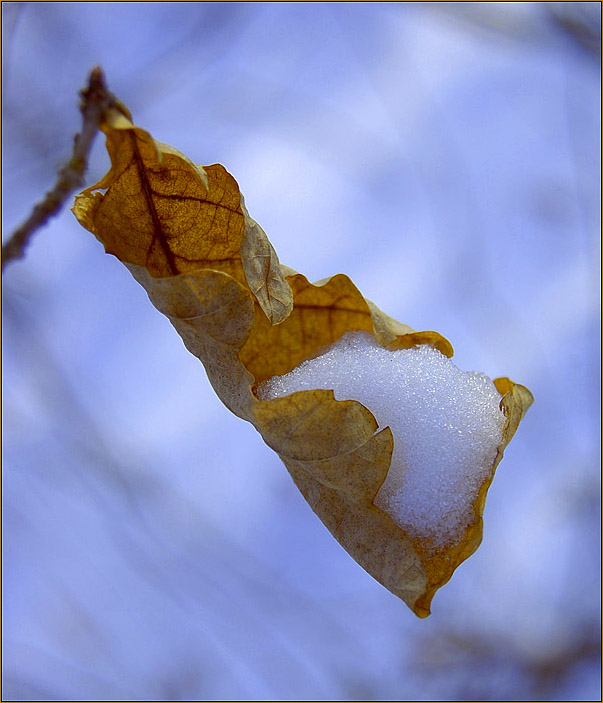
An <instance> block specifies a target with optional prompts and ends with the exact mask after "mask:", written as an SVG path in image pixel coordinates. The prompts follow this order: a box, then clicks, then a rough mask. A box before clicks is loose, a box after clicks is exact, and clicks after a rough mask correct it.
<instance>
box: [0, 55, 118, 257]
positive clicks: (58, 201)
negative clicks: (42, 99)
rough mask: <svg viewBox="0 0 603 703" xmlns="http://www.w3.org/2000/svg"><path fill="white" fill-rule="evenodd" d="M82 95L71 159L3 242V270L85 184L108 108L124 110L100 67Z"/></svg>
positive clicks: (93, 71) (91, 75)
mask: <svg viewBox="0 0 603 703" xmlns="http://www.w3.org/2000/svg"><path fill="white" fill-rule="evenodd" d="M80 96H81V98H82V100H81V103H80V111H81V113H82V131H81V132H80V134H76V135H75V139H74V142H73V153H72V155H71V158H70V159H69V161H68V162H67V163H66V164H65V165H64V166H62V168H61V169H60V170H59V172H58V174H57V180H56V182H55V184H54V186H53V187H52V189H51V190H49V191H48V193H46V195H45V196H44V199H43V200H41V201H40V202H39V203H37V204H36V205H35V206H34V208H33V210H32V212H31V214H30V216H29V217H28V218H27V219H26V220H25V222H23V224H21V225H20V226H19V227H18V228H17V229H16V230H15V231H14V232H13V233H12V235H11V237H10V238H9V239H8V241H7V242H6V243H5V244H3V245H2V270H4V267H5V265H6V264H8V263H10V262H11V261H14V260H15V259H20V258H22V257H23V255H24V254H25V248H26V246H27V245H28V244H29V240H30V239H31V237H32V235H33V234H34V232H35V231H36V230H37V229H39V228H40V227H42V226H43V225H45V224H46V223H47V222H48V220H49V219H50V218H51V217H52V216H53V215H55V214H56V213H57V212H58V211H59V210H60V209H61V207H62V206H63V204H64V203H65V201H66V200H67V198H68V197H69V195H70V194H71V193H73V191H74V190H76V189H78V188H81V187H82V185H83V184H84V173H85V171H86V169H87V167H88V157H89V155H90V150H91V148H92V143H93V142H94V137H95V136H96V133H97V132H98V129H99V126H100V124H101V121H102V119H103V116H104V115H105V113H106V112H107V110H109V109H110V108H115V109H118V110H120V111H121V112H125V109H124V108H123V106H122V104H121V103H120V102H119V100H118V99H117V98H116V97H115V96H114V95H113V94H112V93H110V92H109V91H108V90H107V86H106V83H105V76H104V74H103V71H102V69H101V68H100V66H96V67H95V68H93V69H92V71H91V73H90V78H89V80H88V86H87V87H86V88H85V89H84V90H82V91H81V92H80Z"/></svg>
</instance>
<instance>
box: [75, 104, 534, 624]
mask: <svg viewBox="0 0 603 703" xmlns="http://www.w3.org/2000/svg"><path fill="white" fill-rule="evenodd" d="M102 128H103V131H104V132H105V134H106V136H107V149H108V151H109V154H110V156H111V164H112V166H111V170H110V171H109V173H108V174H107V175H106V176H105V177H104V178H103V179H102V180H101V181H100V182H99V183H97V184H96V185H94V186H92V187H91V188H88V189H87V190H85V191H84V192H83V193H82V194H81V195H79V196H77V198H76V202H75V206H74V208H73V211H74V213H75V215H76V217H77V218H78V220H79V221H80V223H81V224H82V225H83V226H84V227H85V228H87V229H89V230H90V231H91V232H93V233H94V234H95V235H96V237H97V238H98V239H99V240H100V241H101V242H102V243H103V244H104V246H105V249H106V251H107V252H108V253H111V254H114V255H115V256H116V257H117V258H118V259H120V261H122V262H123V263H124V264H125V265H126V266H127V268H128V269H129V270H130V272H131V273H132V275H133V276H134V278H136V280H137V281H138V282H139V283H140V284H141V285H142V286H144V288H145V289H146V291H147V293H148V295H149V298H150V299H151V302H152V303H153V305H154V306H155V307H156V308H157V309H158V310H159V311H161V312H162V313H163V314H164V315H166V316H167V317H168V318H169V319H170V321H171V323H172V324H173V326H174V327H175V328H176V330H177V331H178V333H179V334H180V336H181V337H182V339H183V341H184V343H185V345H186V347H187V349H188V350H189V351H190V352H191V353H192V354H194V355H195V356H197V357H198V358H199V359H200V360H201V361H202V362H203V364H204V365H205V368H206V370H207V374H208V377H209V379H210V382H211V383H212V385H213V387H214V389H215V390H216V393H217V394H218V396H219V397H220V398H221V400H222V401H223V402H224V404H225V405H226V406H227V407H228V408H229V409H230V410H231V411H232V412H233V413H235V414H236V415H238V416H240V417H242V418H244V419H246V420H248V421H249V422H251V423H253V425H254V426H255V427H256V428H257V430H258V431H259V432H260V433H261V435H262V437H263V438H264V440H265V442H266V443H267V444H268V445H269V446H270V447H272V448H273V449H274V450H275V451H276V452H277V453H278V454H279V456H280V457H281V459H282V460H283V462H284V464H285V465H286V467H287V468H288V470H289V472H290V474H291V476H292V477H293V480H294V481H295V483H296V485H297V486H298V488H299V489H300V491H301V492H302V494H303V495H304V497H305V498H306V500H307V501H308V503H309V504H310V506H311V507H312V509H313V510H314V511H315V512H316V514H317V515H318V516H319V517H320V519H321V520H322V521H323V522H324V524H325V525H326V526H327V527H328V529H329V530H330V531H331V533H332V534H333V535H334V536H335V538H336V539H337V540H338V541H339V542H340V543H341V544H342V545H343V547H344V548H345V549H346V550H347V551H348V552H349V553H350V554H351V555H352V557H354V559H356V561H358V563H359V564H360V565H361V566H363V568H365V569H366V570H367V571H368V572H369V573H370V574H371V575H372V576H373V577H374V578H376V579H377V580H378V581H380V582H381V583H382V584H383V585H384V586H385V587H386V588H388V589H389V590H390V591H391V592H392V593H394V594H396V595H397V596H399V597H400V598H402V599H403V600H404V601H405V602H406V603H407V604H408V605H409V606H410V607H411V608H412V609H413V610H414V612H415V613H416V614H417V615H419V616H421V617H424V616H426V615H428V614H429V608H430V603H431V599H432V597H433V594H434V593H435V591H436V590H437V589H438V588H440V586H442V585H443V584H444V583H446V581H448V580H449V579H450V577H451V575H452V573H453V572H454V570H455V569H456V567H457V566H458V565H459V564H460V563H461V562H462V561H463V560H464V559H466V558H467V557H468V556H469V555H470V554H472V553H473V552H474V551H475V549H476V548H477V546H478V545H479V542H480V540H481V535H482V518H481V515H482V512H483V508H484V501H485V496H486V492H487V490H488V487H489V485H490V482H491V480H492V477H493V475H494V469H495V468H496V465H497V464H498V462H499V461H500V459H501V458H502V454H503V451H504V448H505V447H506V445H507V444H508V442H509V441H510V439H511V437H512V435H513V433H514V432H515V430H516V429H517V426H518V424H519V421H520V420H521V418H522V417H523V415H524V414H525V412H526V410H527V408H528V407H529V405H530V404H531V402H532V396H531V393H530V392H529V391H528V390H527V389H526V388H524V387H523V386H519V385H517V384H514V383H513V382H512V381H510V380H509V379H506V378H503V379H497V380H496V381H495V384H496V387H497V389H498V391H499V392H500V394H501V408H503V410H504V412H505V415H506V418H507V420H506V424H505V428H504V432H503V441H502V443H501V446H500V447H499V450H498V454H497V457H496V461H495V462H494V465H493V466H492V472H491V474H490V477H489V478H488V480H487V481H485V482H484V484H483V485H482V487H481V490H480V492H479V495H478V496H477V497H476V499H475V502H474V508H475V519H474V520H473V522H472V524H471V525H470V526H469V527H468V528H467V529H466V531H465V533H464V535H463V537H462V539H461V540H460V541H459V542H457V543H456V544H453V545H452V546H450V547H447V548H445V549H441V550H439V551H435V552H434V550H433V549H427V548H426V545H424V544H422V543H421V541H420V540H419V539H417V538H411V537H409V536H408V535H407V534H406V532H405V531H404V530H403V529H402V528H400V527H399V526H397V525H396V524H395V523H394V522H393V520H392V519H391V518H390V517H389V515H387V514H386V513H385V512H383V511H382V510H380V509H379V508H377V507H376V506H375V505H374V503H373V501H374V499H375V496H376V495H377V493H378V491H379V489H380V487H381V485H382V484H383V482H384V480H385V477H386V476H387V473H388V470H389V466H390V462H391V456H392V450H393V445H394V438H393V436H392V433H391V431H390V429H389V428H388V427H386V428H383V429H381V430H379V429H378V426H377V422H376V420H375V418H374V417H373V415H372V413H371V412H370V411H369V410H368V409H367V408H365V407H364V406H363V405H362V404H360V403H358V402H356V401H337V400H335V399H334V396H333V392H332V391H328V390H327V391H325V390H313V391H303V392H299V393H293V394H291V395H289V396H286V397H283V398H277V399H273V400H260V399H259V398H258V396H257V395H256V390H257V386H258V384H259V383H261V382H262V381H264V380H266V379H269V378H271V377H272V376H275V375H282V374H285V373H287V372H289V371H291V370H292V369H293V368H295V367H296V366H298V365H299V364H300V363H301V362H303V361H305V360H306V359H310V358H314V357H316V356H318V355H319V354H321V353H322V352H323V351H325V350H326V349H327V348H328V347H329V346H330V345H331V344H333V343H334V342H336V341H337V340H338V339H339V338H340V337H341V336H342V335H343V334H345V333H346V332H348V331H352V330H363V331H366V332H369V333H372V334H374V335H375V338H376V340H377V341H378V342H379V343H380V344H381V345H382V346H384V347H386V348H388V349H391V350H394V349H404V348H409V347H412V346H416V345H419V344H429V345H431V346H433V347H435V348H437V349H439V350H440V351H441V352H442V353H443V354H445V355H446V356H452V353H453V351H452V346H451V345H450V343H449V342H448V340H446V339H445V338H444V337H442V336H441V335H440V334H438V333H437V332H433V331H424V332H416V331H414V330H413V329H411V328H410V327H408V326H407V325H403V324H401V323H399V322H397V321H396V320H394V319H392V318H391V317H389V316H387V315H386V314H385V313H383V312H382V311H381V310H379V308H377V306H376V305H374V303H372V302H370V301H369V300H366V299H365V298H364V297H363V296H362V294H361V293H360V292H359V291H358V289H357V288H356V286H355V285H354V284H353V283H352V281H351V280H350V279H349V278H348V277H347V276H345V275H343V274H338V275H336V276H333V277H331V278H329V279H327V280H325V281H321V282H319V283H316V284H313V283H310V282H309V281H308V280H307V279H306V278H305V277H304V276H303V275H302V274H300V273H296V272H295V271H293V270H291V269H289V268H287V267H286V266H282V265H281V264H280V263H279V261H278V257H277V255H276V252H275V251H274V249H273V247H272V245H271V244H270V242H269V241H268V238H267V237H266V235H265V233H264V231H263V230H262V228H261V227H260V226H259V225H258V224H257V223H256V222H255V221H254V220H253V219H252V218H251V217H250V216H249V214H248V212H247V210H246V208H245V205H244V202H243V197H242V195H241V194H240V192H239V189H238V186H237V184H236V181H235V180H234V178H233V177H232V176H231V175H230V174H228V173H227V171H226V170H225V169H224V168H223V167H222V166H220V165H218V164H214V165H212V166H205V167H201V166H197V165H195V164H194V163H192V162H191V161H190V160H189V159H188V158H186V157H185V156H184V155H182V154H180V153H179V152H178V151H176V150H175V149H173V148H171V147H168V146H166V145H164V144H160V143H159V142H156V141H154V140H153V139H152V138H151V136H150V135H149V134H148V132H146V131H145V130H143V129H141V128H140V127H136V126H135V125H133V124H132V123H131V122H130V121H129V120H128V119H127V118H126V117H125V116H124V115H123V114H122V113H118V112H114V113H110V114H109V115H108V116H107V119H106V123H105V124H104V125H103V126H102ZM103 191H104V192H103Z"/></svg>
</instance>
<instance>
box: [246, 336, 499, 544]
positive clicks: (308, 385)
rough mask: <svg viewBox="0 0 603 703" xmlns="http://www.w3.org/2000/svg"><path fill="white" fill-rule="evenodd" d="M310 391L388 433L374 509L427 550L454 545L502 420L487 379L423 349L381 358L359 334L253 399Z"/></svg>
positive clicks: (469, 518) (383, 354) (272, 382)
mask: <svg viewBox="0 0 603 703" xmlns="http://www.w3.org/2000/svg"><path fill="white" fill-rule="evenodd" d="M311 389H332V390H333V392H334V395H335V398H336V399H337V400H357V401H359V402H360V403H362V404H363V405H364V406H365V407H367V408H368V409H369V410H370V411H371V412H372V413H373V415H374V416H375V418H376V420H377V422H378V423H379V427H380V428H384V427H386V426H389V427H390V428H391V430H392V434H393V437H394V450H393V454H392V461H391V465H390V470H389V473H388V475H387V478H386V480H385V482H384V484H383V486H382V487H381V489H380V490H379V493H378V494H377V497H376V499H375V505H376V506H377V507H379V508H380V509H382V510H384V511H385V512H387V513H388V514H389V515H390V516H391V518H392V519H393V520H394V521H395V522H396V523H397V524H398V525H399V526H400V527H402V528H404V529H405V530H406V531H407V533H408V534H409V535H411V536H413V537H418V538H421V539H423V540H427V542H426V545H427V546H428V547H432V548H438V547H442V546H445V545H448V544H451V543H454V542H457V541H458V540H459V539H460V538H461V536H462V533H463V530H464V528H465V527H466V526H467V525H468V524H469V523H470V522H471V521H472V519H473V515H474V514H473V507H472V503H473V501H474V499H475V497H476V495H477V493H478V490H479V488H480V486H481V485H482V483H483V482H484V480H485V479H487V478H488V476H489V475H490V473H491V472H492V465H493V462H494V459H495V457H496V452H497V447H498V445H499V444H500V442H501V437H502V429H503V426H504V422H505V418H504V415H503V413H502V411H501V410H500V407H499V406H500V400H501V396H500V394H499V393H498V391H497V390H496V388H495V386H494V384H493V383H492V381H491V379H489V378H488V377H487V376H485V375H484V374H481V373H474V372H465V371H462V370H460V369H459V368H458V367H457V366H455V364H454V363H453V362H452V361H451V360H450V359H449V358H447V357H445V356H444V355H443V354H441V353H440V352H439V351H437V350H436V349H433V348H432V347H430V346H428V345H421V346H418V347H414V348H412V349H403V350H400V351H389V350H387V349H384V348H383V347H381V346H380V345H379V344H378V343H377V342H376V340H375V338H374V337H373V336H372V335H370V334H368V333H366V332H348V333H347V334H345V335H344V336H343V337H342V338H341V339H340V340H339V341H337V342H336V343H335V344H333V345H332V346H331V347H330V348H329V349H328V351H327V352H326V353H324V354H323V355H321V356H319V357H317V358H315V359H310V360H308V361H305V362H304V363H302V364H301V365H300V366H298V367H297V368H295V369H293V371H291V372H290V373H288V374H286V375H284V376H275V377H273V378H271V379H269V380H268V381H266V382H264V383H263V384H262V385H261V386H260V388H259V389H258V393H259V396H260V398H262V399H264V400H267V399H271V398H277V397H281V396H285V395H289V394H291V393H294V392H295V391H303V390H311Z"/></svg>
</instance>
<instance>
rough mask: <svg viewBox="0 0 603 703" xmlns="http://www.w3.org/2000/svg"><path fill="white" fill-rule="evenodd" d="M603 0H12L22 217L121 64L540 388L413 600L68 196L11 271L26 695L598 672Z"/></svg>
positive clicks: (302, 250) (6, 579)
mask: <svg viewBox="0 0 603 703" xmlns="http://www.w3.org/2000/svg"><path fill="white" fill-rule="evenodd" d="M600 13H601V6H600V4H599V3H597V2H586V3H580V2H576V3H547V2H543V3H479V2H478V3H349V4H348V3H307V4H306V3H177V2H176V3H161V2H159V3H52V2H50V3H27V2H23V3H10V2H7V3H3V4H2V33H3V34H2V38H3V46H2V51H3V57H2V58H3V90H2V98H3V104H2V107H3V113H2V117H3V130H2V137H3V161H2V168H3V202H2V205H3V208H2V211H3V212H2V214H3V228H4V235H3V237H4V239H5V240H6V238H7V237H8V236H9V235H10V233H11V231H12V230H13V229H14V228H15V227H16V226H17V225H18V224H19V223H20V222H21V221H22V220H23V219H24V218H25V217H26V216H27V214H28V213H29V212H30V210H31V208H32V206H33V204H34V203H35V202H36V201H37V200H39V199H40V198H41V196H42V195H43V194H44V192H45V191H46V190H47V189H48V188H49V187H50V186H51V184H52V183H53V182H54V178H55V175H56V170H57V168H58V167H60V165H61V164H63V163H64V162H65V160H66V159H67V158H68V157H69V155H70V153H71V146H72V140H73V135H74V134H75V133H76V132H77V131H78V129H79V127H80V115H79V112H78V108H77V102H78V98H77V92H78V90H79V89H80V88H82V87H83V86H84V85H85V84H86V80H87V76H88V73H89V71H90V69H91V68H92V67H93V66H94V65H96V64H101V65H102V66H103V68H104V70H105V72H106V76H107V80H108V83H109V86H110V88H111V89H112V90H113V92H114V93H116V94H117V95H118V96H119V97H120V98H121V99H122V100H123V101H124V102H125V103H126V104H127V105H128V106H129V108H130V109H131V111H132V113H133V115H134V118H135V120H136V122H137V123H138V124H139V125H141V126H143V127H145V128H146V129H148V130H150V132H151V133H152V135H153V136H154V137H155V138H156V139H158V140H160V141H162V142H166V143H168V144H171V145H173V146H174V147H176V148H178V149H180V150H181V151H183V152H184V153H185V154H187V155H188V156H189V157H190V158H191V159H193V160H194V161H196V162H199V163H203V164H209V163H213V162H216V161H219V162H221V163H223V164H224V165H225V166H226V167H227V169H228V170H229V171H230V172H231V173H232V174H233V175H234V176H235V178H236V179H237V181H238V182H239V184H240V187H241V191H242V192H243V194H244V196H245V201H246V204H247V207H248V209H249V211H250V213H251V215H252V217H254V218H255V219H256V220H257V221H258V222H259V223H260V224H261V225H262V226H263V228H264V229H265V230H266V232H267V234H268V236H269V238H270V239H271V241H272V243H273V245H274V247H275V248H276V250H277V252H278V254H279V257H280V260H281V262H283V263H284V264H287V265H288V266H291V267H293V268H295V269H296V270H298V271H301V272H303V273H305V274H306V275H307V276H308V278H309V279H310V280H317V279H320V278H323V277H326V276H330V275H332V274H335V273H338V272H345V273H347V274H348V275H349V276H350V277H351V278H352V280H353V281H354V282H355V283H356V285H357V286H358V287H359V288H360V290H361V291H362V292H363V293H364V295H366V296H367V297H368V298H370V299H371V300H373V301H374V302H375V303H376V304H377V305H379V307H381V308H382V309H383V310H385V311H386V312H387V313H388V314H390V315H392V316H393V317H395V318H397V319H399V320H400V321H402V322H404V323H406V324H409V325H411V326H412V327H414V328H415V329H419V330H420V329H435V330H437V331H439V332H441V333H442V334H443V335H444V336H446V337H447V338H448V339H449V340H450V341H451V342H452V344H453V345H454V347H455V350H456V351H455V358H456V363H457V365H458V366H460V367H461V368H463V369H465V370H479V371H483V372H485V373H487V374H488V375H490V376H491V377H496V376H503V375H507V376H509V377H510V378H512V379H513V380H514V381H516V382H519V383H522V384H524V385H526V386H528V387H529V388H530V389H531V390H532V391H533V393H534V396H535V399H536V400H535V404H534V406H533V407H532V408H531V410H530V411H529V413H528V415H527V417H526V419H525V420H524V422H523V423H522V425H521V427H520V428H519V432H518V434H517V435H516V437H515V439H514V440H513V442H512V443H511V445H510V446H509V448H508V450H507V452H506V454H505V458H504V460H503V462H502V464H501V465H500V467H499V469H498V472H497V477H496V479H495V481H494V483H493V485H492V488H491V490H490V494H489V498H488V502H487V505H486V511H485V530H484V540H483V543H482V545H481V547H480V549H479V550H478V552H477V553H476V554H475V555H474V556H473V557H472V558H471V559H469V560H468V561H467V562H465V563H464V564H463V565H462V566H461V567H460V568H459V569H458V570H457V572H456V573H455V575H454V576H453V578H452V580H451V581H450V583H449V584H448V585H446V586H445V587H444V588H443V589H442V590H441V591H439V592H438V594H437V595H436V597H435V599H434V603H433V612H432V615H431V616H430V617H429V618H428V619H427V620H419V619H417V618H416V617H415V616H414V615H413V614H412V613H411V611H410V610H409V609H408V608H407V607H406V606H405V605H404V604H403V603H402V602H401V601H399V600H398V599H396V598H395V597H394V596H393V595H391V594H390V593H389V592H387V591H386V590H385V589H384V588H382V587H381V586H380V585H379V584H378V583H377V582H375V581H374V580H373V579H372V578H371V577H370V576H368V575H367V574H366V573H365V572H364V571H363V570H362V569H361V568H360V567H359V566H358V565H357V564H356V563H355V562H354V561H353V560H352V559H351V558H350V557H349V556H348V555H347V554H346V553H345V551H344V550H343V549H342V548H341V547H340V546H339V545H338V544H337V543H336V542H335V541H334V540H333V538H332V537H331V536H330V535H329V533H328V532H327V530H326V528H324V527H323V525H322V524H321V522H320V521H319V520H318V518H317V517H316V516H315V515H314V514H313V513H312V511H311V510H310V508H309V507H308V506H307V505H306V503H305V502H304V500H303V498H302V497H301V495H300V494H299V493H298V492H297V489H296V488H295V487H294V485H293V482H292V481H291V479H290V478H289V476H288V474H287V472H286V470H285V468H284V466H283V465H282V464H281V463H280V461H279V460H278V458H277V457H276V455H275V454H273V453H272V452H271V450H270V449H268V447H266V446H265V445H264V444H263V443H262V440H261V438H260V437H259V435H257V433H256V432H255V430H254V429H253V428H252V427H251V426H249V425H247V424H246V423H245V422H243V421H241V420H239V419H238V418H236V417H234V416H232V415H231V414H230V413H229V412H228V411H227V410H226V409H225V408H224V407H223V406H222V405H221V404H220V402H219V401H218V400H217V398H216V397H215V395H214V393H213V391H212V389H211V387H210V385H209V383H208V381H207V378H206V376H205V372H204V370H203V367H202V366H201V364H200V363H199V362H198V361H197V360H196V359H195V358H193V357H192V356H191V355H189V354H188V352H187V351H186V350H185V349H184V347H183V345H182V342H181V340H180V338H179V337H178V335H177V334H176V333H175V332H174V330H173V329H172V328H171V326H170V324H169V323H168V321H167V320H166V319H164V318H163V317H162V316H161V315H160V314H159V313H158V312H156V311H155V310H154V308H153V307H152V306H151V305H150V303H149V301H148V299H147V297H146V294H145V293H144V291H143V289H142V288H141V287H139V286H138V284H136V283H135V281H134V280H133V279H132V277H131V276H130V274H129V273H128V272H127V271H126V270H125V269H124V268H123V266H122V265H121V264H120V263H119V262H118V261H117V260H116V259H114V258H113V257H111V256H107V255H105V254H104V252H103V248H102V246H101V245H100V244H99V243H98V242H97V241H96V240H95V239H94V237H93V236H92V235H91V234H90V233H88V232H87V231H85V230H83V229H82V228H81V227H80V226H79V225H78V224H77V223H76V221H75V218H74V217H73V216H72V214H71V213H70V212H69V208H68V207H67V208H65V209H64V211H63V212H62V213H61V215H60V216H59V217H57V218H55V219H53V220H52V221H51V223H50V224H49V225H48V226H46V227H45V228H44V229H42V230H40V231H39V232H38V233H37V235H36V236H35V238H34V240H33V242H32V244H31V246H30V247H29V249H28V250H27V255H26V258H25V259H24V260H21V261H18V262H14V263H12V264H11V265H10V266H8V267H7V269H6V272H5V274H4V275H3V282H2V283H3V285H2V292H3V296H2V302H3V308H2V309H3V317H2V330H3V334H2V349H3V425H2V433H3V567H4V568H3V699H4V700H22V699H34V700H35V699H39V700H74V699H75V700H87V699H101V700H103V699H118V700H119V699H127V700H195V699H217V700H220V699H226V700H229V699H230V700H233V699H234V700H241V699H247V700H253V699H264V700H265V699H281V700H304V699H306V700H312V699H319V700H600V602H601V600H600V573H601V566H600V553H601V547H600V481H599V478H600V442H599V439H600V434H599V433H600V346H599V345H600V256H601V253H600V187H601V182H600V149H601V145H600V21H601V18H600ZM103 141H104V140H103V139H102V138H101V137H99V138H98V139H97V142H96V144H95V148H94V153H93V157H92V159H91V163H90V169H89V173H88V176H87V185H90V184H92V183H95V182H96V181H97V180H99V179H100V177H101V176H102V175H103V174H104V173H105V171H106V170H107V168H108V158H107V156H106V154H105V152H104V145H103ZM70 202H71V201H70Z"/></svg>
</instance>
